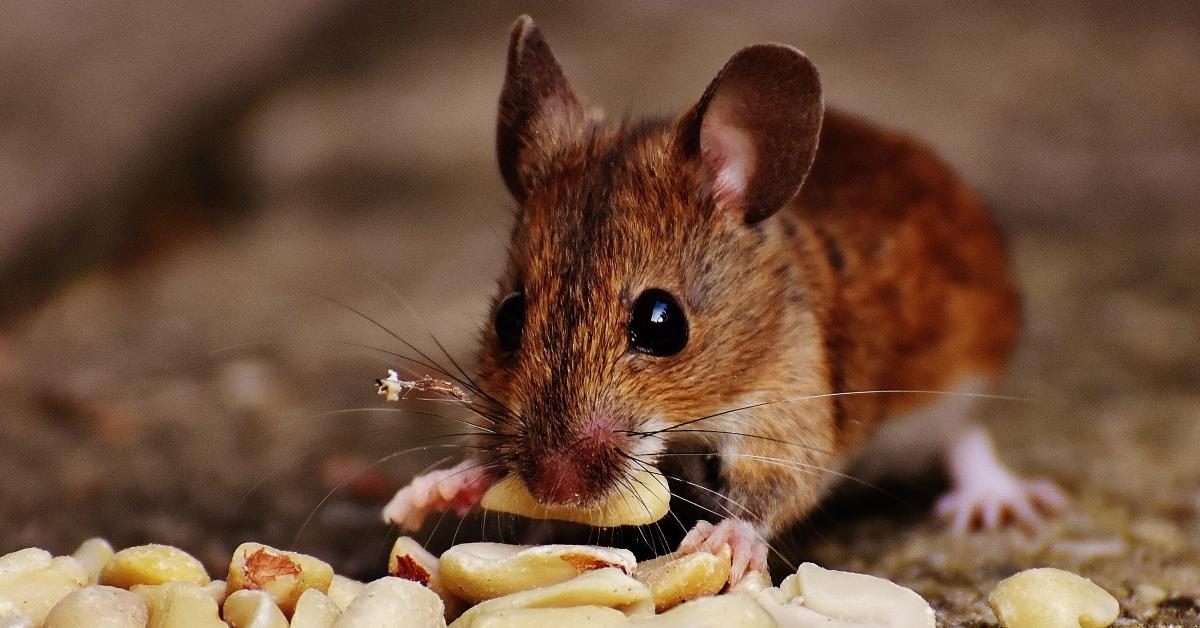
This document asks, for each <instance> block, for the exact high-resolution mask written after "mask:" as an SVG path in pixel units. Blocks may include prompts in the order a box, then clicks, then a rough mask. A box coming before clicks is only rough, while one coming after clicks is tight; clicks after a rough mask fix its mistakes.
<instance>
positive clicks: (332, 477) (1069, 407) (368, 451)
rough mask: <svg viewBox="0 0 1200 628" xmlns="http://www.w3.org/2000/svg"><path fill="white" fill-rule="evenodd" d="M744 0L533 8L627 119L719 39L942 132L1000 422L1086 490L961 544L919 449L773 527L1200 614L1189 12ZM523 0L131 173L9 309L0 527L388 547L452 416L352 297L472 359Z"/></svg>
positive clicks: (968, 582) (1164, 617)
mask: <svg viewBox="0 0 1200 628" xmlns="http://www.w3.org/2000/svg"><path fill="white" fill-rule="evenodd" d="M756 6H757V8H756V9H755V10H754V12H753V13H748V12H747V11H748V10H740V9H735V8H718V7H707V8H705V9H703V10H701V9H694V8H692V5H691V4H678V5H675V4H657V3H656V4H653V5H651V4H646V5H645V6H638V7H636V8H635V7H629V6H623V7H620V8H618V7H616V6H615V5H614V6H609V7H602V6H597V7H594V8H592V9H588V10H587V12H583V11H584V10H583V9H572V10H571V11H570V12H568V13H563V12H562V11H560V10H555V9H554V8H553V7H551V6H550V5H547V6H536V5H535V6H533V7H522V8H521V10H528V11H530V12H531V13H532V14H533V15H534V17H535V18H536V19H538V20H539V22H540V23H541V24H542V27H543V30H544V31H545V33H546V36H547V37H548V39H549V40H550V42H551V45H552V46H554V47H555V49H556V50H557V51H558V52H559V54H560V57H561V59H562V62H563V65H564V66H565V67H566V70H567V72H568V74H569V75H570V76H571V77H572V79H573V80H574V82H575V84H576V86H577V88H578V89H579V90H580V91H582V92H583V93H584V94H587V95H588V96H590V97H591V98H592V99H593V100H595V101H597V102H599V103H601V104H603V105H605V107H606V108H607V109H608V110H609V111H612V112H615V113H617V114H618V115H619V114H621V113H622V112H624V111H626V110H629V111H634V112H662V111H670V110H672V109H676V108H679V107H682V106H684V105H685V104H686V103H687V102H688V101H689V100H691V99H692V98H694V97H695V96H697V95H698V94H699V93H700V90H702V89H703V87H704V85H705V83H706V82H707V81H708V80H709V79H710V78H711V75H712V74H713V73H714V72H715V71H716V69H717V68H718V67H720V65H721V63H722V62H723V60H724V58H726V57H728V55H730V54H732V52H733V51H735V50H736V49H737V48H738V47H739V46H741V45H745V44H749V43H752V42H756V41H764V40H779V41H787V42H790V43H793V44H796V45H797V46H799V47H801V48H803V49H805V50H806V51H807V52H809V53H810V54H811V55H812V57H813V58H814V60H815V61H816V63H817V64H818V66H819V67H820V68H821V71H822V74H823V76H824V77H825V82H826V85H827V86H828V91H829V94H830V97H829V99H830V101H831V102H832V103H834V104H836V105H839V106H843V107H846V108H849V109H852V110H856V111H860V112H864V113H866V114H868V115H870V116H872V117H874V118H876V119H878V120H881V121H884V122H885V123H888V124H890V125H893V126H897V127H900V128H903V129H906V130H908V131H911V132H913V133H914V134H917V135H919V136H921V137H923V138H925V139H927V141H929V142H930V143H931V144H932V145H933V146H934V147H935V148H937V149H938V150H939V151H940V152H941V153H942V154H943V155H945V157H946V159H947V160H948V161H949V162H950V163H951V164H952V165H954V167H955V168H957V169H958V170H959V171H960V172H961V173H962V174H963V175H964V176H965V177H966V178H967V179H968V180H970V181H972V182H973V183H975V184H976V185H977V187H979V189H980V190H981V191H982V193H983V195H984V196H985V197H986V198H987V199H988V201H989V203H990V204H991V206H992V207H993V208H994V211H995V215H996V218H997V221H998V222H999V223H1000V224H1001V226H1002V227H1003V229H1004V230H1005V232H1006V234H1007V235H1008V239H1009V243H1010V249H1011V254H1012V259H1013V263H1014V267H1015V269H1016V273H1017V275H1018V277H1019V280H1020V283H1021V285H1022V287H1023V290H1024V295H1025V305H1026V316H1025V320H1026V326H1025V327H1026V328H1025V332H1024V335H1023V338H1022V344H1021V347H1020V351H1019V353H1018V355H1017V357H1016V359H1015V361H1014V363H1013V366H1012V369H1011V372H1010V376H1009V379H1008V382H1007V385H1006V388H1005V392H1006V393H1008V394H1011V395H1014V396H1017V397H1021V398H1023V399H1024V400H1023V401H1003V402H1001V401H998V402H995V403H992V404H990V405H989V406H988V413H987V416H986V420H987V423H988V425H989V427H990V428H991V429H992V431H993V432H994V433H995V435H996V438H997V440H998V442H999V444H1000V448H1001V451H1002V454H1003V457H1004V458H1005V459H1006V460H1007V461H1008V462H1009V463H1010V464H1011V465H1012V466H1013V467H1014V468H1016V469H1018V470H1020V471H1021V472H1023V473H1028V474H1031V475H1040V476H1046V477H1049V478H1052V479H1054V480H1055V481H1057V482H1059V483H1060V484H1061V485H1062V486H1063V487H1064V488H1065V489H1066V490H1067V491H1068V492H1069V493H1070V494H1071V495H1072V496H1073V498H1074V500H1075V506H1076V507H1075V509H1074V510H1073V511H1072V512H1071V513H1070V514H1069V515H1068V516H1066V517H1065V518H1064V519H1063V520H1061V521H1060V522H1058V523H1056V524H1054V525H1052V526H1051V527H1050V528H1048V529H1047V530H1045V531H1044V532H1043V533H1041V534H1039V535H1037V536H1036V537H1033V538H1027V537H1023V536H1021V535H1020V534H1017V533H994V534H982V535H976V536H973V537H970V538H968V539H965V540H964V539H959V538H955V537H953V536H952V535H950V534H948V533H947V532H946V531H945V530H944V529H943V527H942V526H941V525H940V524H939V523H938V522H937V521H935V520H934V519H932V518H931V517H929V516H928V514H927V513H928V510H929V507H930V504H931V501H932V498H933V494H934V493H935V492H936V487H935V486H933V484H935V483H936V479H933V480H931V484H930V485H929V486H923V487H916V488H913V487H908V488H903V489H899V488H898V489H896V490H895V491H889V493H888V494H886V495H883V494H881V495H878V496H874V497H872V496H870V495H868V496H867V497H866V498H860V499H858V500H855V501H852V502H851V503H839V504H836V505H833V506H830V507H829V508H828V509H827V511H826V512H824V513H822V514H820V515H819V516H818V517H816V519H815V520H814V521H813V522H811V524H810V525H808V526H805V529H804V530H802V531H801V533H799V534H798V535H795V536H793V537H791V538H788V539H784V540H782V541H781V543H780V545H781V546H782V547H783V548H784V549H785V550H786V553H788V554H789V555H790V556H791V557H792V558H794V559H809V560H815V561H817V562H819V563H821V564H822V565H824V566H826V567H831V568H838V569H850V570H855V571H863V572H868V573H874V574H877V575H881V576H884V577H887V578H890V579H893V580H895V581H897V582H899V583H901V584H904V585H906V586H909V587H912V588H914V589H915V590H917V591H918V592H919V593H921V594H922V595H924V596H925V597H926V598H927V599H928V600H929V601H930V602H931V603H932V604H933V605H934V606H935V607H936V608H937V610H938V612H939V617H940V620H941V622H942V623H943V624H945V625H948V626H992V625H995V618H994V617H993V616H992V614H991V611H990V610H988V609H987V607H986V595H987V592H988V591H989V590H990V589H991V588H992V587H993V586H994V585H995V583H996V582H997V581H998V580H999V579H1001V578H1003V577H1005V576H1007V575H1009V574H1011V573H1013V572H1015V571H1017V570H1020V569H1023V568H1026V567H1031V566H1038V565H1053V566H1059V567H1063V568H1065V569H1069V570H1071V571H1074V572H1076V573H1080V574H1083V575H1086V576H1088V577H1090V578H1092V579H1094V580H1095V581H1096V582H1097V583H1099V584H1100V585H1102V586H1104V587H1105V588H1107V589H1108V590H1109V591H1111V592H1113V593H1114V594H1115V595H1117V596H1118V598H1120V599H1121V601H1122V609H1123V611H1122V613H1123V615H1122V617H1123V619H1122V620H1121V621H1122V622H1125V623H1126V625H1149V626H1167V625H1172V624H1174V625H1183V626H1189V625H1200V558H1197V557H1198V556H1200V456H1197V455H1196V451H1195V447H1196V445H1197V443H1200V352H1198V351H1197V347H1200V317H1197V316H1196V313H1197V312H1200V290H1198V289H1197V288H1198V285H1197V279H1196V278H1197V277H1200V246H1197V244H1196V239H1195V236H1194V234H1195V233H1196V230H1197V228H1200V212H1197V199H1198V198H1200V173H1197V172H1196V163H1197V156H1198V154H1200V138H1198V137H1197V129H1200V120H1198V119H1197V112H1198V111H1200V68H1198V67H1197V66H1198V65H1200V62H1198V61H1197V58H1196V54H1195V50H1196V48H1197V42H1198V41H1200V19H1197V12H1196V10H1195V8H1194V7H1190V6H1187V5H1178V6H1175V5H1167V4H1164V5H1157V6H1150V5H1138V7H1137V8H1133V7H1124V6H1123V5H1112V6H1106V7H1100V6H1097V5H1095V4H1086V5H1078V6H1075V5H1070V6H1068V5H1059V4H1055V5H1053V6H1045V7H1041V8H1038V7H1022V8H1021V10H1019V11H1018V10H1017V9H1015V8H1012V7H1009V6H1006V5H997V6H988V5H974V4H972V5H962V6H960V5H945V4H939V5H926V6H924V7H909V6H891V5H886V6H885V5H855V6H843V5H841V4H819V5H813V6H806V7H805V6H802V7H797V6H794V5H793V4H792V3H781V4H778V5H773V4H761V5H756ZM1105 9H1107V10H1105ZM517 12H518V10H517V9H516V8H514V7H505V6H500V5H498V4H491V3H489V4H488V5H487V8H486V9H483V8H480V9H479V10H466V9H464V8H459V9H455V10H450V11H447V12H445V13H443V14H439V15H434V14H433V12H431V11H413V12H412V13H411V14H406V15H405V16H404V17H405V19H404V20H396V21H393V22H386V21H385V22H384V23H383V24H382V25H379V26H376V27H373V28H372V29H367V30H365V31H364V32H363V40H362V42H361V46H360V48H361V49H360V50H359V52H358V53H357V54H356V55H351V56H342V57H338V58H336V59H328V60H326V61H325V63H317V64H314V67H312V68H311V69H310V70H309V71H307V72H303V73H301V74H300V75H299V76H297V77H295V78H293V79H291V80H289V81H286V82H284V83H283V84H281V85H278V86H276V87H275V88H273V89H272V90H271V91H270V92H269V93H266V94H264V95H262V97H261V98H259V99H257V100H256V101H255V102H254V103H253V104H252V105H250V106H248V107H247V108H246V109H245V110H244V111H242V112H241V113H240V114H239V115H238V116H235V119H234V121H233V122H231V123H230V125H229V127H228V128H226V129H225V130H224V131H223V135H222V136H221V138H220V145H221V146H222V151H225V152H222V154H232V155H234V156H235V157H236V158H234V159H231V160H230V162H229V163H226V164H224V165H223V166H221V168H219V169H218V174H219V175H222V176H225V175H227V176H230V177H236V179H237V182H238V185H237V186H235V188H234V189H233V191H229V190H226V193H223V194H222V195H218V196H217V197H215V198H211V197H204V196H201V197H200V198H194V197H192V196H189V195H180V196H179V197H174V196H170V195H168V196H166V197H165V200H161V201H160V200H154V201H152V202H153V203H157V205H155V206H154V207H151V208H150V211H149V212H148V215H149V216H150V217H151V218H150V219H149V220H150V223H149V226H146V227H145V234H146V235H145V236H144V237H143V238H142V239H141V240H140V244H139V247H138V248H137V250H135V251H132V252H130V254H129V255H125V256H122V257H121V258H120V259H119V260H118V261H117V262H114V263H109V264H101V265H98V266H96V267H94V268H91V269H88V270H84V271H82V272H78V273H76V274H74V275H72V276H71V277H70V278H69V279H67V280H66V281H63V282H60V283H58V284H56V288H55V289H54V290H53V291H52V292H51V293H49V296H48V297H47V298H46V299H44V300H41V301H38V302H36V303H35V302H30V303H29V304H28V305H27V306H26V307H25V308H24V311H23V312H22V313H21V315H20V316H19V317H17V318H16V319H15V320H13V322H11V323H9V324H8V325H7V327H6V328H4V329H3V330H0V451H3V452H4V455H3V456H0V553H3V552H6V551H10V550H12V549H15V548H19V547H24V546H28V545H40V546H45V547H47V548H49V549H52V550H54V551H56V552H64V551H69V550H70V549H72V548H73V546H75V545H77V544H78V543H79V542H80V541H82V540H83V539H85V538H87V537H89V536H93V535H100V536H105V537H107V538H109V539H111V540H112V541H113V542H114V544H117V545H129V544H134V543H143V542H149V541H156V542H166V543H172V544H176V545H179V546H180V547H183V548H185V549H187V550H189V551H191V552H193V553H195V554H196V555H197V556H198V557H200V558H201V559H202V560H203V561H205V563H206V564H208V565H209V566H210V568H211V569H213V570H214V571H215V570H218V569H219V568H220V566H221V565H223V564H224V563H225V562H226V561H227V560H228V556H229V555H230V553H231V551H232V548H233V547H234V546H235V545H236V544H237V543H239V542H241V541H245V540H257V541H262V542H266V543H270V544H274V545H278V546H287V547H292V548H295V549H298V550H301V551H306V552H311V553H315V554H317V555H320V556H321V557H323V558H325V559H327V560H329V561H330V562H332V563H333V564H334V565H335V567H336V568H337V569H338V571H339V572H344V573H350V574H354V575H359V576H363V577H366V576H369V575H371V574H373V573H378V572H379V571H381V570H382V569H383V566H384V565H385V562H386V561H385V560H384V555H385V552H386V549H387V547H388V545H389V534H392V533H391V532H389V530H387V529H386V528H385V527H384V526H383V525H382V524H380V523H379V522H378V520H377V513H378V509H379V507H380V506H381V505H382V504H383V503H384V502H385V501H386V499H387V497H388V496H389V493H390V491H392V490H394V489H395V488H396V487H397V486H399V485H400V484H401V483H402V482H404V481H405V480H406V479H407V478H409V477H411V475H412V474H414V473H417V472H419V471H421V470H422V469H424V468H426V467H427V466H429V465H433V464H437V463H439V462H440V463H441V464H443V465H449V464H450V461H449V460H447V459H446V456H451V455H454V454H455V453H457V451H458V450H456V449H454V448H452V447H449V446H446V444H447V443H452V442H453V441H452V440H428V441H427V440H423V439H427V438H428V437H429V436H431V435H433V434H438V433H441V434H447V433H451V432H454V431H455V430H456V429H457V428H456V424H454V423H451V422H449V421H440V420H438V419H433V418H430V417H426V416H421V415H415V414H409V413H403V412H398V411H396V410H395V407H394V406H389V405H387V404H385V403H384V402H383V401H382V400H381V399H379V398H378V397H376V396H375V394H374V388H373V385H372V380H373V379H374V378H376V377H380V376H383V375H385V374H386V369H387V368H389V367H394V366H396V365H397V364H396V363H397V361H396V360H395V359H394V358H391V357H389V356H388V355H387V354H386V351H395V350H399V349H400V347H399V346H398V345H397V343H396V342H395V341H394V339H392V338H391V337H390V336H389V335H388V334H387V333H385V332H383V331H382V330H381V329H379V328H378V327H377V326H375V325H374V324H373V323H371V322H369V321H367V320H365V319H364V318H363V317H362V316H360V315H358V314H356V313H355V312H354V311H352V310H351V309H350V308H351V307H353V308H354V309H357V310H360V311H361V312H364V313H366V314H368V315H369V316H371V317H374V318H376V319H377V320H378V321H380V323H382V324H383V325H385V326H387V327H388V328H390V329H393V330H396V331H397V332H399V333H401V334H402V335H404V336H405V337H406V338H408V339H410V340H412V341H414V342H416V343H417V344H420V345H421V346H423V347H425V348H426V349H428V350H430V351H433V350H435V346H434V344H433V343H432V342H431V341H430V333H433V334H436V336H437V337H438V338H439V339H442V340H443V341H444V342H445V343H446V344H447V346H448V348H449V349H450V352H451V353H452V354H454V355H455V357H456V358H458V357H461V358H464V359H467V360H469V354H470V347H471V343H472V340H473V338H474V333H475V330H476V329H477V326H478V325H479V324H480V321H481V320H482V316H483V310H484V307H485V304H486V302H487V299H488V297H489V296H490V295H489V291H490V289H491V285H492V284H491V282H492V280H493V278H494V276H495V274H496V269H497V265H498V263H499V260H500V259H501V257H502V255H503V251H504V247H505V244H504V242H503V238H502V235H503V234H504V232H505V229H506V226H507V222H508V220H509V211H510V209H511V206H512V203H511V201H510V200H509V199H508V198H507V197H506V196H505V194H504V191H503V186H502V185H501V183H500V181H499V177H498V176H497V175H496V172H495V168H494V166H493V165H492V163H491V159H492V147H491V129H492V125H493V118H492V115H493V108H494V98H495V94H496V92H497V89H498V86H499V80H500V76H501V68H502V64H503V45H504V40H505V37H506V32H507V26H508V24H509V22H510V21H511V19H512V18H514V17H515V15H516V14H517ZM157 198H158V197H155V199H157ZM213 206H219V209H220V211H209V209H210V208H211V207H213ZM342 303H344V304H345V305H342ZM347 306H350V307H347ZM358 345H366V347H363V346H358ZM414 447H423V448H420V449H411V450H410V448H414ZM393 454H394V455H393ZM377 461H378V464H375V463H376V462H377ZM368 465H374V466H369V467H368ZM343 483H344V484H343ZM468 524H469V525H470V526H477V525H478V523H477V522H476V521H473V520H471V521H469V522H468ZM449 527H450V526H448V525H444V526H443V528H442V529H441V533H440V534H439V535H438V537H437V538H438V539H442V541H443V542H444V540H445V538H444V537H446V534H445V532H446V529H447V528H449ZM429 533H430V531H429V530H426V531H425V532H424V533H423V534H422V535H419V538H423V536H425V535H428V534H429ZM776 569H777V572H776V575H777V577H778V576H780V575H781V573H780V572H779V571H778V569H779V567H778V566H777V567H776Z"/></svg>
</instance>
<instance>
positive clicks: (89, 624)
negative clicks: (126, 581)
mask: <svg viewBox="0 0 1200 628" xmlns="http://www.w3.org/2000/svg"><path fill="white" fill-rule="evenodd" d="M149 621H150V611H149V609H147V608H146V604H145V603H144V602H142V599H141V598H140V597H138V596H137V595H136V594H133V593H130V592H129V591H126V590H124V589H118V588H116V587H108V586H100V585H93V586H89V587H85V588H82V589H79V590H78V591H74V592H72V593H69V594H67V596H66V597H64V598H63V599H61V600H59V601H58V603H57V604H55V605H54V608H52V609H50V613H49V614H48V615H46V621H45V622H44V623H43V624H42V626H43V627H44V628H146V624H147V623H148V622H149Z"/></svg>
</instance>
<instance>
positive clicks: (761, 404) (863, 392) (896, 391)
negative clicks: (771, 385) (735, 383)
mask: <svg viewBox="0 0 1200 628" xmlns="http://www.w3.org/2000/svg"><path fill="white" fill-rule="evenodd" d="M881 394H917V395H946V396H952V397H969V398H972V399H997V400H1002V401H1030V399H1028V398H1026V397H1013V396H1009V395H993V394H988V393H972V392H965V391H954V390H921V389H906V388H897V389H881V390H848V391H842V392H831V393H820V394H815V395H802V396H799V397H788V398H784V399H775V400H772V401H762V402H759V403H752V404H750V405H746V406H741V407H739V408H730V409H728V410H722V411H720V412H717V413H714V414H710V415H708V416H702V417H700V418H697V419H691V420H689V421H684V422H682V423H676V424H675V425H671V426H668V427H664V428H663V429H661V430H654V431H651V432H642V433H641V434H643V435H648V434H661V433H662V432H670V431H675V430H677V429H678V428H681V427H684V426H687V425H691V424H693V423H699V422H700V421H707V420H708V419H714V418H716V417H719V416H725V415H727V414H732V413H734V412H741V411H743V410H752V409H754V408H762V407H765V406H771V405H775V404H777V403H792V402H796V401H809V400H813V399H825V398H831V397H848V396H854V395H881Z"/></svg>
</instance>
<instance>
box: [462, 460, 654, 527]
mask: <svg viewBox="0 0 1200 628" xmlns="http://www.w3.org/2000/svg"><path fill="white" fill-rule="evenodd" d="M480 505H482V506H483V508H484V509H485V510H495V511H498V512H509V513H512V514H515V515H521V516H523V517H530V518H532V519H555V520H558V521H570V522H572V523H582V524H585V525H590V526H595V527H598V528H611V527H615V526H627V525H646V524H650V523H654V522H655V521H658V520H659V519H662V518H663V517H665V516H666V515H667V511H668V510H669V509H670V505H671V493H670V491H669V490H668V488H667V481H666V480H665V479H663V476H662V474H661V473H659V472H658V470H657V469H655V468H653V467H650V468H647V469H642V470H639V471H635V472H633V473H632V474H631V475H630V476H629V482H628V483H626V489H623V490H620V491H619V492H616V493H613V494H610V495H609V496H608V497H607V498H606V499H604V500H603V501H601V502H600V503H598V504H595V505H592V506H583V507H580V506H568V505H563V504H543V503H541V502H539V501H538V500H537V499H535V498H534V497H533V495H532V494H531V493H530V492H529V488H528V487H527V486H525V482H523V481H521V479H520V478H518V477H516V476H513V475H508V476H505V477H504V478H503V479H501V480H500V481H499V482H496V483H495V484H494V485H493V486H492V487H491V488H490V489H488V491H487V492H486V493H484V495H483V500H482V501H481V502H480Z"/></svg>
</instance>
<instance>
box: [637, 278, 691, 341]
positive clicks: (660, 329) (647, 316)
mask: <svg viewBox="0 0 1200 628" xmlns="http://www.w3.org/2000/svg"><path fill="white" fill-rule="evenodd" d="M687 341H688V327H687V319H685V318H684V317H683V308H681V307H679V303H677V302H676V301H675V297H673V296H671V295H670V294H668V293H667V292H666V291H665V290H659V289H657V288H652V289H650V290H647V291H645V292H643V293H642V295H641V296H639V297H638V298H637V301H636V302H634V304H633V309H632V310H630V312H629V344H630V345H632V346H633V348H634V349H637V350H638V351H641V352H642V353H649V354H650V355H656V356H668V355H675V354H676V353H679V352H680V351H682V350H683V347H684V346H686V345H687Z"/></svg>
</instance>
